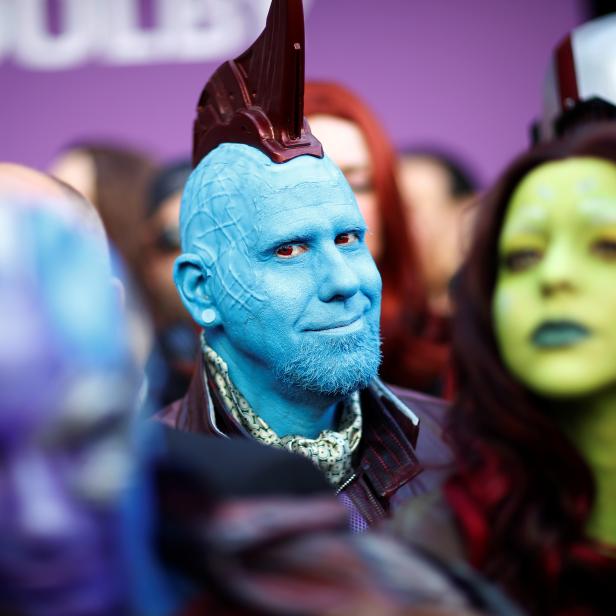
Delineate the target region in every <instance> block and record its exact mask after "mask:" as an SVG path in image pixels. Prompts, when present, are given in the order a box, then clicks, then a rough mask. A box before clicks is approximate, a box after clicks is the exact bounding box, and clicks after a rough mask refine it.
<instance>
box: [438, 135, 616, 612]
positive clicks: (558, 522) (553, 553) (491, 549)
mask: <svg viewBox="0 0 616 616" xmlns="http://www.w3.org/2000/svg"><path fill="white" fill-rule="evenodd" d="M572 156H595V157H600V158H605V159H608V160H611V161H614V162H616V127H614V126H612V127H611V128H601V129H596V132H593V133H592V134H590V133H586V134H585V136H584V135H579V136H577V137H575V138H574V139H573V140H571V141H563V142H554V143H551V144H548V145H545V146H540V147H538V148H536V149H535V150H533V151H531V152H529V153H527V154H525V155H523V156H522V157H520V158H519V159H518V160H517V161H515V162H514V163H513V164H512V165H511V166H510V167H509V168H508V169H507V170H506V172H505V173H504V174H503V176H502V178H501V179H500V181H499V182H498V183H497V184H496V186H495V187H494V188H493V189H492V190H491V191H490V192H489V193H488V194H487V195H486V196H485V197H484V199H483V201H482V203H481V204H480V205H479V210H478V215H477V219H476V228H475V235H474V238H473V239H474V241H473V243H472V245H471V250H470V253H469V254H468V256H467V260H466V262H465V264H464V266H463V269H462V272H461V275H460V278H459V281H458V284H457V286H456V289H455V295H456V297H455V306H456V314H455V317H454V330H453V331H454V339H453V368H454V372H455V374H456V377H457V384H458V393H457V396H456V400H455V401H454V404H453V407H452V410H451V415H450V426H449V432H450V436H451V439H452V442H453V446H454V450H455V451H456V456H457V459H458V471H457V472H456V474H455V475H454V476H453V477H452V478H451V479H450V480H449V481H448V483H447V485H446V487H445V494H446V496H447V500H448V502H449V504H450V506H451V507H452V509H453V510H454V512H455V513H456V517H457V519H458V521H459V523H460V527H461V529H462V532H463V536H464V540H465V544H466V547H467V553H468V556H469V559H470V560H471V562H472V563H473V564H474V565H475V566H476V567H478V568H479V569H481V570H482V571H483V572H484V573H486V574H487V575H488V577H490V578H492V579H494V580H496V581H498V582H499V583H500V584H502V585H503V586H504V587H505V588H507V589H508V590H509V591H510V592H511V593H512V595H513V596H515V597H516V598H517V599H518V600H519V601H520V602H521V603H522V604H523V605H524V606H525V607H526V608H527V609H529V611H530V613H532V614H541V615H542V616H545V615H548V614H563V615H564V614H571V615H573V614H580V615H581V614H607V613H610V610H613V609H614V605H615V600H616V584H615V583H614V581H615V580H616V551H615V552H614V555H613V556H614V557H613V558H610V557H608V556H605V554H603V552H605V549H601V550H598V549H597V546H596V545H593V544H592V542H591V541H590V540H588V539H587V538H586V537H585V535H584V529H585V526H586V522H587V520H588V517H589V515H590V512H591V508H592V504H593V499H594V496H595V488H594V483H593V477H592V474H591V471H590V469H589V468H588V466H587V465H586V463H585V461H584V460H583V459H582V457H581V456H580V454H579V453H578V452H577V450H576V449H575V448H574V447H573V445H572V444H571V443H570V441H569V440H568V439H567V438H566V437H565V435H564V434H563V432H562V431H561V429H560V428H559V427H558V426H557V424H556V423H555V422H554V421H553V420H552V419H551V415H550V401H549V400H546V399H542V398H539V397H538V396H536V395H534V394H533V393H531V392H530V391H529V390H527V389H525V388H524V387H523V386H522V385H521V384H520V383H518V382H517V381H515V380H514V378H513V377H512V376H511V375H510V374H509V372H508V371H507V369H506V368H505V366H504V364H503V362H502V361H501V358H500V356H499V353H498V350H497V343H496V339H495V335H494V331H493V327H492V313H491V306H492V295H493V291H494V286H495V282H496V275H497V267H498V258H497V245H498V238H499V235H500V230H501V227H502V224H503V219H504V216H505V213H506V209H507V206H508V203H509V201H510V198H511V195H512V193H513V191H514V190H515V187H516V186H517V185H518V184H519V182H520V181H521V180H522V178H523V177H524V176H526V175H527V174H528V173H529V172H530V171H531V170H532V169H534V168H536V167H537V166H539V165H541V164H543V163H545V162H548V161H555V160H563V159H566V158H569V157H572ZM614 284H616V280H615V281H614ZM615 446H616V444H615ZM608 606H609V607H608Z"/></svg>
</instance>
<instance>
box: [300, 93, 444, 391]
mask: <svg viewBox="0 0 616 616" xmlns="http://www.w3.org/2000/svg"><path fill="white" fill-rule="evenodd" d="M305 114H306V117H307V119H308V122H309V123H310V127H311V130H312V131H313V133H314V134H315V135H316V136H317V137H318V138H319V139H320V140H321V141H322V142H323V144H324V147H325V149H326V151H327V152H328V153H329V155H330V156H331V158H332V160H333V161H334V162H335V163H336V164H337V165H338V166H339V167H340V169H341V170H342V172H343V173H344V174H345V177H346V179H347V180H348V182H349V184H350V186H351V188H352V189H353V192H354V193H355V196H356V198H357V202H358V205H359V208H360V210H361V212H362V215H363V216H364V218H365V220H366V224H367V225H368V235H367V243H368V247H369V248H370V251H371V253H372V255H373V257H374V260H375V261H376V264H377V267H378V268H379V272H380V273H381V276H382V279H383V299H382V311H381V330H382V338H383V363H382V365H381V369H380V375H381V377H382V378H383V379H385V380H386V381H388V382H390V383H394V384H396V385H400V386H403V387H409V388H412V389H419V390H421V391H424V392H427V393H431V394H438V393H441V391H442V385H443V376H444V373H445V370H446V365H447V358H448V333H447V332H446V331H444V328H443V327H442V323H441V320H440V319H439V318H437V317H435V315H433V314H432V313H431V312H430V310H429V306H428V303H427V295H426V289H425V287H424V284H423V280H422V275H421V262H420V254H419V251H418V247H417V242H416V235H415V232H414V230H413V229H412V228H411V224H410V223H409V221H408V217H407V216H406V214H405V206H404V202H403V199H402V196H401V194H400V191H399V189H398V185H397V182H396V158H395V152H394V150H393V147H392V145H391V143H390V141H389V138H388V137H387V135H386V134H385V131H384V129H383V127H382V126H381V124H380V122H379V121H378V119H377V118H376V117H375V115H374V114H373V113H372V111H371V110H370V109H369V108H368V106H367V105H366V104H365V103H364V102H363V101H362V100H361V99H360V98H359V97H358V96H357V95H356V94H354V93H353V92H351V91H350V90H349V89H347V88H346V87H344V86H342V85H340V84H338V83H331V82H310V81H309V82H308V83H307V84H306V93H305Z"/></svg>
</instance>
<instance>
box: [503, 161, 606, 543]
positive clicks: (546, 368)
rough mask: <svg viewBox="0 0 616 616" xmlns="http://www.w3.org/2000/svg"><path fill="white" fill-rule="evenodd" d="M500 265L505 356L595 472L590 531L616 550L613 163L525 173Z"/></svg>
mask: <svg viewBox="0 0 616 616" xmlns="http://www.w3.org/2000/svg"><path fill="white" fill-rule="evenodd" d="M499 261H500V265H499V270H498V275H497V281H496V288H495V291H494V297H493V303H492V316H493V322H494V327H495V333H496V338H497V343H498V346H499V350H500V354H501V357H502V359H503V361H504V363H505V366H506V367H507V368H508V369H509V370H510V371H511V373H512V374H513V375H514V376H515V377H516V378H517V379H518V380H519V381H520V382H522V383H523V384H524V385H525V386H526V387H528V388H529V389H530V390H532V391H534V392H535V393H537V394H539V395H541V396H543V397H545V398H548V399H550V400H552V401H554V404H555V406H556V408H557V409H558V411H559V412H558V413H557V417H558V421H559V423H560V425H561V427H562V429H563V430H564V431H565V432H566V434H567V435H568V436H569V437H570V439H571V440H572V441H573V443H574V445H575V446H576V447H577V448H578V450H579V451H580V452H581V454H582V456H583V457H584V459H585V460H586V462H587V463H588V465H589V466H590V468H591V470H592V472H593V475H594V478H595V482H596V486H597V498H596V501H595V504H594V508H593V512H592V514H591V517H590V519H589V522H588V526H587V533H588V535H589V536H590V537H591V538H593V539H595V540H597V541H599V542H601V543H604V544H608V545H613V546H616V164H614V163H612V162H609V161H606V160H602V159H598V158H591V157H588V158H570V159H568V160H565V161H557V162H550V163H545V164H543V165H541V166H539V167H537V168H536V169H534V170H533V171H531V172H530V173H529V174H528V175H527V176H526V177H525V178H524V179H523V180H522V182H520V184H519V185H518V186H517V188H516V190H515V191H514V193H513V195H512V198H511V201H510V203H509V206H508V210H507V214H506V216H505V221H504V225H503V228H502V232H501V235H500V238H499ZM546 322H548V323H551V324H552V325H551V326H550V325H548V327H544V328H543V329H538V328H540V326H541V325H544V324H545V323H546Z"/></svg>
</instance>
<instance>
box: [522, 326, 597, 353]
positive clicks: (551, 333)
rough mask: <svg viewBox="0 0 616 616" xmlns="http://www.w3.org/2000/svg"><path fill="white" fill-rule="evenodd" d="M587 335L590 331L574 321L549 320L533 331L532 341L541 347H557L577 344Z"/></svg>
mask: <svg viewBox="0 0 616 616" xmlns="http://www.w3.org/2000/svg"><path fill="white" fill-rule="evenodd" d="M588 336H590V331H589V330H588V329H587V328H586V327H584V326H583V325H580V324H579V323H575V322H574V321H549V322H547V323H543V324H542V325H540V326H539V327H538V328H537V329H536V330H535V331H534V332H533V335H532V341H533V344H534V345H535V346H538V347H540V348H543V349H558V348H562V347H569V346H573V345H575V344H578V343H579V342H581V341H582V340H584V339H585V338H587V337H588Z"/></svg>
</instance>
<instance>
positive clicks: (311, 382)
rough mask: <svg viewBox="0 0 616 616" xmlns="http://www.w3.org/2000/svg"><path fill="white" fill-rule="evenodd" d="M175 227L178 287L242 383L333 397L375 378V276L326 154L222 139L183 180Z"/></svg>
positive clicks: (344, 188) (346, 193)
mask: <svg viewBox="0 0 616 616" xmlns="http://www.w3.org/2000/svg"><path fill="white" fill-rule="evenodd" d="M181 229H182V247H183V251H184V253H185V254H184V255H182V256H181V257H180V258H179V259H178V263H177V264H176V284H177V286H178V289H179V291H180V294H181V295H182V298H183V300H184V303H185V305H186V306H187V308H188V309H189V310H190V312H191V314H192V315H193V318H194V319H195V320H196V321H197V322H198V323H199V324H200V325H201V326H203V327H205V329H206V335H207V339H208V342H209V344H210V345H211V346H212V347H213V348H214V349H215V350H216V351H217V352H218V353H219V354H220V355H221V356H222V357H223V358H224V359H225V360H226V361H227V363H228V364H229V370H230V373H231V377H232V379H233V380H234V382H235V383H236V385H238V387H239V388H240V390H243V388H242V382H245V381H246V380H248V379H253V380H254V379H255V378H258V379H260V381H259V382H260V383H263V387H264V388H267V387H273V388H278V389H279V390H280V391H284V392H286V393H287V394H291V395H296V394H300V395H301V393H302V392H304V395H305V393H306V392H312V393H315V394H317V395H322V396H326V397H331V398H340V397H343V396H345V395H347V394H348V393H350V392H351V391H354V390H355V389H358V388H362V387H365V386H366V385H367V383H368V382H369V380H370V379H371V378H373V377H374V376H375V375H376V372H377V369H378V364H379V361H380V351H379V316H380V299H381V279H380V275H379V273H378V270H377V269H376V266H375V264H374V261H373V259H372V257H371V255H370V252H369V251H368V248H367V246H366V243H365V234H366V226H365V223H364V220H363V218H362V216H361V214H360V212H359V209H358V207H357V203H356V201H355V198H354V196H353V193H352V191H351V189H350V187H349V186H348V184H347V182H346V180H345V179H344V177H343V175H342V174H341V172H340V171H339V170H338V168H337V167H336V166H335V165H334V164H333V163H332V162H331V161H330V160H329V159H328V158H327V157H325V158H323V159H318V158H315V157H311V156H301V157H299V158H296V159H293V160H291V161H289V162H287V163H284V164H275V163H273V162H271V161H270V160H269V159H268V158H267V157H266V156H265V155H264V154H262V153H261V152H260V151H258V150H256V149H255V148H252V147H249V146H245V145H238V144H223V145H221V146H219V147H218V148H217V149H216V150H214V151H213V152H211V153H210V154H209V155H208V156H207V157H206V158H205V159H204V160H203V161H202V162H201V164H200V165H199V166H198V167H197V169H196V170H195V171H194V172H193V174H192V176H191V178H190V179H189V182H188V184H187V187H186V190H185V193H184V199H183V204H182V213H181ZM204 310H206V311H207V312H206V317H207V318H206V319H204V318H203V312H204ZM212 311H213V312H212ZM212 316H214V317H215V318H214V321H213V322H208V321H210V320H211V317H212Z"/></svg>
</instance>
